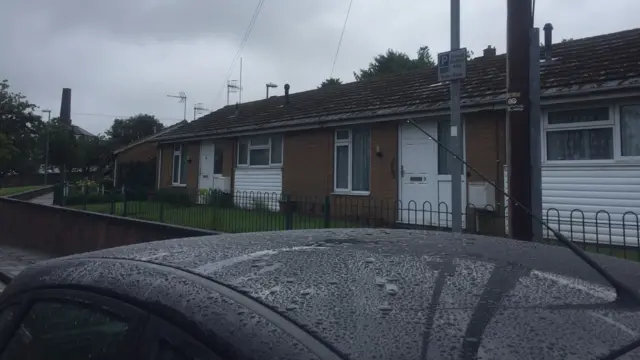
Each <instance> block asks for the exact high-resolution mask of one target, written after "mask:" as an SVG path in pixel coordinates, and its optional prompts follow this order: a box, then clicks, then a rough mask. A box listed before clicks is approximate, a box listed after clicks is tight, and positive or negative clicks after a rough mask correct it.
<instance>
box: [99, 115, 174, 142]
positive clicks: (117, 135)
mask: <svg viewBox="0 0 640 360" xmlns="http://www.w3.org/2000/svg"><path fill="white" fill-rule="evenodd" d="M162 129H164V126H163V125H162V123H161V122H160V121H159V120H158V119H156V117H155V116H153V115H148V114H138V115H135V116H132V117H130V118H127V119H115V120H113V124H112V125H111V127H110V128H109V129H108V130H107V131H106V132H105V134H106V135H107V136H108V137H109V138H110V139H111V140H112V141H113V144H114V146H125V145H128V144H130V143H132V142H134V141H137V140H140V139H142V138H144V137H147V136H149V135H153V134H154V133H155V132H156V131H160V130H162Z"/></svg>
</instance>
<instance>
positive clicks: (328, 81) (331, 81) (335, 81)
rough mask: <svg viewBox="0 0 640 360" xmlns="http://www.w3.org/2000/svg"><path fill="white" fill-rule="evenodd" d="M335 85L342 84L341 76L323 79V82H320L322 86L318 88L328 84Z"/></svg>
mask: <svg viewBox="0 0 640 360" xmlns="http://www.w3.org/2000/svg"><path fill="white" fill-rule="evenodd" d="M333 85H342V80H340V79H339V78H328V79H326V80H325V81H323V82H322V84H320V86H318V89H320V88H323V87H326V86H333Z"/></svg>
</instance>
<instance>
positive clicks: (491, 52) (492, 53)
mask: <svg viewBox="0 0 640 360" xmlns="http://www.w3.org/2000/svg"><path fill="white" fill-rule="evenodd" d="M483 56H484V57H492V56H496V48H494V47H491V45H488V46H487V48H486V49H484V51H483Z"/></svg>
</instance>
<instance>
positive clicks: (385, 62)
mask: <svg viewBox="0 0 640 360" xmlns="http://www.w3.org/2000/svg"><path fill="white" fill-rule="evenodd" d="M435 65H436V63H435V61H434V60H433V56H431V51H430V50H429V47H428V46H421V47H420V49H418V56H417V58H415V59H411V58H410V57H409V55H407V54H405V53H403V52H400V51H396V50H393V49H389V50H387V52H386V53H385V54H380V55H378V56H376V57H375V58H374V59H373V61H372V62H371V63H369V67H368V68H366V69H360V72H359V73H357V72H354V73H353V76H354V77H355V78H356V80H357V81H361V80H365V79H371V78H373V77H377V76H380V75H389V74H396V73H401V72H405V71H409V70H415V69H421V68H426V67H432V66H435Z"/></svg>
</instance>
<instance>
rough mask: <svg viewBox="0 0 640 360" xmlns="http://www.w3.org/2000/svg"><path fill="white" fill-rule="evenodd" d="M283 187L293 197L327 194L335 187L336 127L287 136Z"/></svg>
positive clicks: (288, 134)
mask: <svg viewBox="0 0 640 360" xmlns="http://www.w3.org/2000/svg"><path fill="white" fill-rule="evenodd" d="M283 156H284V159H283V170H282V191H283V193H285V194H288V195H291V196H293V197H301V196H305V197H306V196H313V197H323V196H326V195H329V194H330V193H331V192H332V190H333V130H332V129H317V130H309V131H299V132H290V133H286V134H285V136H284V155H283Z"/></svg>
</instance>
